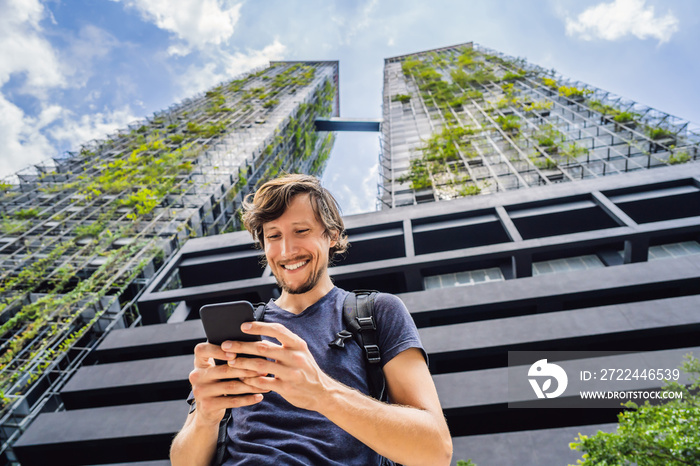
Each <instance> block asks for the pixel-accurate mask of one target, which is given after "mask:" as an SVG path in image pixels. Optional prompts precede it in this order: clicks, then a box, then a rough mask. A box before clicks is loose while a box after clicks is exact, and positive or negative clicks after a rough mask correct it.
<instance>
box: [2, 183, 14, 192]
mask: <svg viewBox="0 0 700 466" xmlns="http://www.w3.org/2000/svg"><path fill="white" fill-rule="evenodd" d="M12 186H13V185H12V184H11V183H6V182H4V181H0V191H2V192H7V191H8V190H10V189H12Z"/></svg>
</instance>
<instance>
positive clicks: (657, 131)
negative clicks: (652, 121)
mask: <svg viewBox="0 0 700 466" xmlns="http://www.w3.org/2000/svg"><path fill="white" fill-rule="evenodd" d="M647 132H648V134H649V137H650V138H651V139H653V140H654V141H657V140H659V139H667V138H673V137H675V135H674V134H673V133H672V132H671V131H669V130H667V129H666V128H649V129H648V130H647Z"/></svg>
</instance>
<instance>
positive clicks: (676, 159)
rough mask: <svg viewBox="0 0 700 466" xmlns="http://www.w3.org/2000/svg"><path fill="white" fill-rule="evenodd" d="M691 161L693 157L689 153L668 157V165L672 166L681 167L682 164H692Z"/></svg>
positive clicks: (678, 153)
mask: <svg viewBox="0 0 700 466" xmlns="http://www.w3.org/2000/svg"><path fill="white" fill-rule="evenodd" d="M690 160H691V157H690V155H689V154H688V153H687V152H677V153H675V154H671V155H670V156H669V157H668V163H669V164H671V165H679V164H681V163H686V162H690Z"/></svg>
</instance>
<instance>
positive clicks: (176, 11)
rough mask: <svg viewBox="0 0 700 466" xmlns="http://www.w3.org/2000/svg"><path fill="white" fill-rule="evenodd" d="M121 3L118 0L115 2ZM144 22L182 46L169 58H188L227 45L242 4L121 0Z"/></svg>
mask: <svg viewBox="0 0 700 466" xmlns="http://www.w3.org/2000/svg"><path fill="white" fill-rule="evenodd" d="M114 1H120V0H114ZM123 1H124V3H125V5H126V6H127V7H130V8H135V9H136V10H138V11H139V13H141V16H142V17H143V19H144V20H146V21H149V22H152V23H153V24H155V25H156V26H158V27H159V28H160V29H163V30H165V31H168V32H171V33H173V34H174V35H175V36H176V37H177V38H178V39H180V40H181V41H183V42H181V43H177V44H173V45H171V46H170V47H169V48H168V53H169V54H171V55H187V54H188V53H190V52H191V50H192V48H193V47H194V48H197V49H203V48H204V47H205V46H207V45H211V44H214V45H219V44H221V43H223V42H225V41H227V40H228V39H229V38H230V37H231V36H232V35H233V31H234V27H235V25H236V23H237V22H238V19H239V18H240V9H241V5H242V3H238V4H236V5H233V6H228V4H227V2H223V1H221V0H123Z"/></svg>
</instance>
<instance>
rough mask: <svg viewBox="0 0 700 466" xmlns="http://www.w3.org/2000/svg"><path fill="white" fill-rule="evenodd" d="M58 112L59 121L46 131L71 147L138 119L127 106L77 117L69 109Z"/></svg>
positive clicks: (103, 135)
mask: <svg viewBox="0 0 700 466" xmlns="http://www.w3.org/2000/svg"><path fill="white" fill-rule="evenodd" d="M60 113H61V116H62V118H61V121H60V123H59V124H57V125H54V126H52V127H51V128H49V129H48V130H47V133H48V134H49V135H50V136H51V138H53V139H54V140H55V141H56V142H58V143H60V144H61V145H62V146H67V147H71V148H76V147H78V146H80V144H84V143H86V142H88V141H91V140H93V139H101V138H104V137H105V136H107V135H109V134H111V133H115V132H116V131H117V130H118V129H119V128H124V127H126V126H127V125H128V124H129V123H131V122H133V121H135V120H137V119H138V117H137V116H135V115H134V114H133V113H132V112H131V109H130V108H129V107H128V106H125V107H123V108H120V109H117V110H113V111H109V112H105V113H102V112H97V113H92V114H85V115H81V116H80V117H79V118H77V117H76V115H74V114H73V113H72V112H70V111H69V110H65V109H61V112H60Z"/></svg>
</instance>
